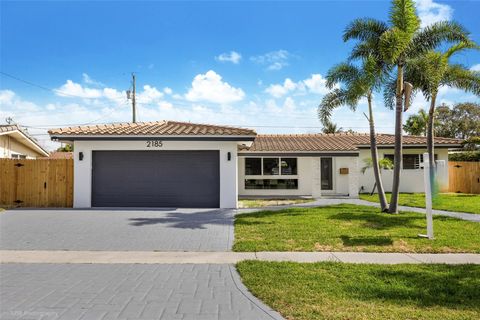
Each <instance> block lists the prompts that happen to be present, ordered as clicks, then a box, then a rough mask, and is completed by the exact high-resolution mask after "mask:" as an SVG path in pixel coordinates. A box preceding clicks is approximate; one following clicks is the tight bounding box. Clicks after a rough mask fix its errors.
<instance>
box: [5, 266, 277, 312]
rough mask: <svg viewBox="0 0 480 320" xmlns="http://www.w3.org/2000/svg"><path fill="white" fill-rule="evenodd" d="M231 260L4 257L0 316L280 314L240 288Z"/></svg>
mask: <svg viewBox="0 0 480 320" xmlns="http://www.w3.org/2000/svg"><path fill="white" fill-rule="evenodd" d="M232 269H233V266H229V265H208V264H200V265H198V264H197V265H193V264H190V265H188V264H181V265H164V264H162V265H144V264H136V265H132V264H109V265H104V264H103V265H102V264H53V265H52V264H3V265H0V282H1V284H2V290H0V301H1V307H0V319H42V320H53V319H66V320H76V319H85V320H87V319H98V320H100V319H102V320H107V319H168V320H169V319H196V320H202V319H209V320H210V319H211V320H215V319H226V320H236V319H242V320H243V319H245V320H257V319H258V320H262V319H270V320H271V319H280V318H281V317H280V316H279V315H278V314H276V313H275V312H272V311H271V310H269V309H268V308H267V307H265V306H262V305H261V303H259V302H257V301H256V299H255V298H253V297H252V296H251V295H250V294H248V293H245V292H242V291H240V290H239V289H238V288H237V286H242V285H241V283H240V282H239V279H238V276H237V275H236V272H235V271H234V270H232Z"/></svg>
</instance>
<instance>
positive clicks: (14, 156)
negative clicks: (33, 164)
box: [11, 153, 27, 159]
mask: <svg viewBox="0 0 480 320" xmlns="http://www.w3.org/2000/svg"><path fill="white" fill-rule="evenodd" d="M11 157H12V159H27V156H26V155H24V154H18V153H13V154H12V155H11Z"/></svg>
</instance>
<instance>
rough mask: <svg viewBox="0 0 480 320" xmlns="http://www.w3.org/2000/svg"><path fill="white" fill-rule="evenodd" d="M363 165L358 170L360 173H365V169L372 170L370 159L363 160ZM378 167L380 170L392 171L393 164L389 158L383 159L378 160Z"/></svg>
mask: <svg viewBox="0 0 480 320" xmlns="http://www.w3.org/2000/svg"><path fill="white" fill-rule="evenodd" d="M363 163H364V164H365V165H364V166H363V167H362V168H361V169H360V171H361V172H362V173H365V171H367V169H370V168H373V160H372V158H367V159H364V160H363ZM378 167H379V168H380V170H391V169H393V162H392V160H390V159H389V158H383V159H380V160H378Z"/></svg>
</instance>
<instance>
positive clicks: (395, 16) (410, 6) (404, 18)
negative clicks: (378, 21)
mask: <svg viewBox="0 0 480 320" xmlns="http://www.w3.org/2000/svg"><path fill="white" fill-rule="evenodd" d="M390 23H391V24H392V26H393V27H394V28H397V29H398V30H401V31H402V32H404V33H405V34H406V35H408V36H410V37H411V36H413V34H414V33H415V32H416V31H417V30H418V29H419V28H420V19H419V18H418V16H417V13H416V10H415V3H414V1H413V0H393V1H392V8H391V9H390Z"/></svg>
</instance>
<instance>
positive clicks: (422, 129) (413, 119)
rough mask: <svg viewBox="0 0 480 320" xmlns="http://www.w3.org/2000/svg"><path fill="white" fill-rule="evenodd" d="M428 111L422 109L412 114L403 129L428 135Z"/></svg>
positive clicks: (417, 134)
mask: <svg viewBox="0 0 480 320" xmlns="http://www.w3.org/2000/svg"><path fill="white" fill-rule="evenodd" d="M407 79H408V78H407ZM427 124H428V113H426V112H425V110H423V109H420V111H418V114H412V115H411V116H409V117H408V119H407V121H406V123H405V124H404V125H403V130H404V131H405V132H407V133H408V134H410V135H412V136H426V135H427Z"/></svg>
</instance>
